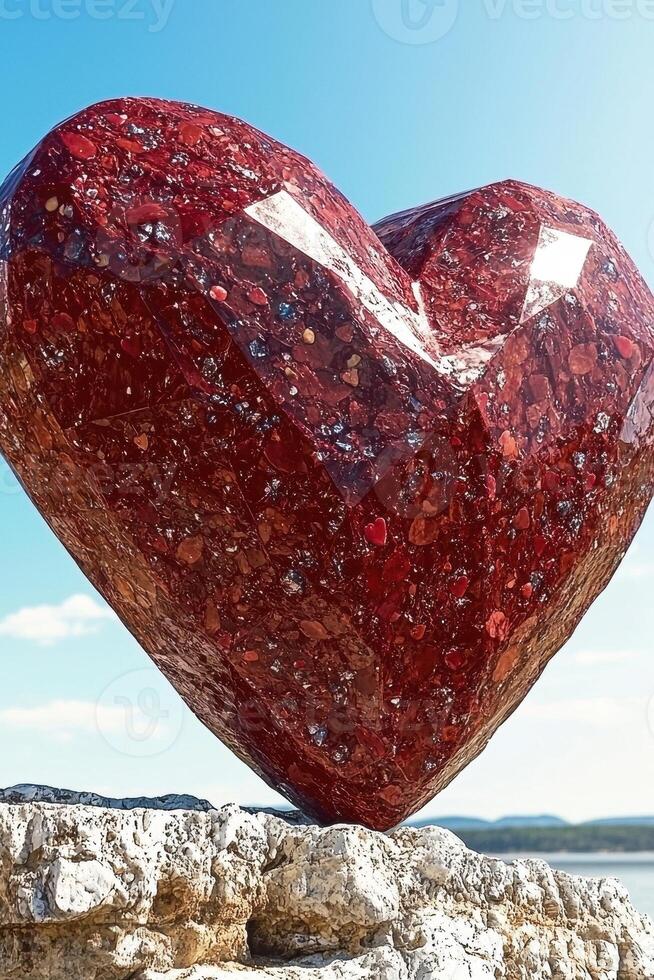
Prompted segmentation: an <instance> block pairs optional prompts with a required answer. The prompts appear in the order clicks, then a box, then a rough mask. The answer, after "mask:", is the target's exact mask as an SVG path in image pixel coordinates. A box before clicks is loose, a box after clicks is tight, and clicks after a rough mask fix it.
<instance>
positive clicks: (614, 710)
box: [522, 697, 638, 728]
mask: <svg viewBox="0 0 654 980" xmlns="http://www.w3.org/2000/svg"><path fill="white" fill-rule="evenodd" d="M637 710H638V703H637V702H635V701H634V700H633V699H629V698H611V697H599V698H570V699H569V700H561V701H550V702H547V703H545V704H537V703H533V702H532V703H527V704H524V705H523V707H522V713H523V717H525V716H526V717H528V718H532V719H534V720H535V721H540V722H545V723H553V724H559V725H569V724H572V725H575V724H576V725H594V726H596V727H598V728H606V727H607V726H620V725H626V724H629V723H630V722H631V721H633V718H634V714H635V712H636V711H637Z"/></svg>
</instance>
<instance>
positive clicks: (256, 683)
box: [0, 99, 654, 829]
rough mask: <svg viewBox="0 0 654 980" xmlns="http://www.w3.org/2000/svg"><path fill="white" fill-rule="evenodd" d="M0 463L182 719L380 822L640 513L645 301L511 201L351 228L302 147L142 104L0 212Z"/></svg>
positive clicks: (646, 432) (43, 151) (17, 181)
mask: <svg viewBox="0 0 654 980" xmlns="http://www.w3.org/2000/svg"><path fill="white" fill-rule="evenodd" d="M1 201H2V213H3V222H2V229H3V231H2V243H1V251H0V259H1V264H0V268H1V270H2V276H1V278H0V301H1V304H2V321H3V338H2V347H1V365H2V369H1V371H0V448H1V450H2V452H3V453H4V455H5V456H6V458H7V459H8V460H9V462H10V464H11V465H12V467H13V468H14V470H15V471H16V473H17V474H18V476H19V478H20V480H21V481H22V483H23V484H24V486H25V487H26V489H27V491H28V493H29V494H30V496H31V498H32V499H33V501H34V502H35V504H36V506H37V507H38V508H39V510H40V512H41V513H42V515H43V516H44V517H45V519H46V520H47V521H48V523H49V524H50V526H51V527H52V528H53V529H54V531H55V533H56V534H57V535H58V536H59V538H60V539H61V541H62V542H63V543H64V544H65V546H66V547H67V548H68V550H69V551H70V552H71V554H72V555H73V556H74V558H75V559H76V560H77V562H78V563H79V564H80V566H81V567H82V569H83V570H84V571H85V572H86V574H87V575H88V576H89V578H90V579H91V581H92V582H93V583H94V585H95V586H96V587H97V588H98V589H99V591H100V592H101V593H102V594H103V595H104V596H105V597H106V599H107V600H108V602H109V603H110V604H111V605H112V606H113V607H114V609H115V610H116V611H117V612H118V614H119V615H120V617H121V618H122V619H123V621H124V622H125V623H126V625H127V626H128V627H129V629H130V630H131V631H132V632H133V634H134V635H135V636H136V638H137V639H138V640H139V642H140V643H141V644H142V645H143V646H144V648H145V649H146V650H147V652H148V653H149V654H150V656H151V657H152V658H153V660H154V661H155V663H156V664H157V665H158V666H159V667H160V668H161V669H162V670H163V671H164V673H165V674H166V676H167V677H168V678H169V679H170V680H171V682H172V683H173V684H174V685H175V687H176V688H177V689H178V691H179V692H180V693H181V694H182V696H183V697H184V699H185V700H186V702H187V703H188V704H189V706H190V707H191V708H192V710H193V711H194V712H195V714H196V715H197V716H198V717H199V718H200V719H201V720H202V721H203V722H204V723H205V724H206V725H207V726H208V727H209V728H210V729H211V730H212V731H214V732H215V733H216V734H217V735H218V736H219V737H220V738H221V739H222V740H223V741H224V742H226V743H227V744H228V745H229V746H230V747H231V748H232V749H233V750H234V751H235V752H236V753H237V754H238V755H239V756H240V757H241V758H242V759H244V760H245V761H246V762H247V763H248V764H249V765H250V766H252V767H253V768H254V769H255V770H257V771H258V772H259V773H260V774H261V775H262V776H263V777H264V778H265V779H266V780H267V781H268V782H270V783H271V784H272V785H273V786H275V787H276V788H278V789H280V790H281V791H282V792H284V793H286V795H287V796H288V797H289V798H290V799H292V800H294V801H296V802H297V803H298V804H299V805H300V806H301V807H302V808H303V809H305V810H306V811H307V812H309V813H311V814H313V815H314V816H317V817H318V818H319V819H321V820H325V821H331V820H337V819H346V820H356V821H361V822H362V823H364V824H367V825H368V826H370V827H375V828H380V829H386V828H388V827H390V826H392V825H394V824H396V823H398V822H399V821H400V820H402V819H403V818H405V817H407V816H408V815H409V814H410V813H412V812H414V811H415V810H416V809H417V808H418V807H420V806H421V805H423V804H424V803H425V802H427V801H428V800H429V799H430V798H431V797H432V796H433V795H434V794H435V793H436V792H438V791H439V790H440V789H442V788H443V787H444V786H446V785H447V784H448V783H449V782H450V780H451V779H452V778H453V777H454V776H455V775H456V774H457V773H458V772H459V771H460V770H461V769H462V768H463V767H464V766H465V765H467V763H469V762H470V761H471V760H472V759H473V758H474V757H475V756H477V755H478V753H479V752H480V751H481V750H482V748H483V747H484V745H485V744H486V743H487V741H488V739H489V738H490V737H491V735H492V734H493V733H494V732H495V730H496V729H497V728H498V726H499V725H500V724H501V723H502V722H503V721H504V720H505V719H506V718H507V717H508V715H509V714H510V713H511V712H512V711H513V710H514V709H515V708H516V706H517V705H518V704H520V702H521V701H522V699H523V698H524V696H525V694H526V693H527V692H528V691H529V689H530V688H531V687H532V685H533V684H534V682H535V681H536V679H537V678H538V676H539V675H540V674H541V672H542V671H543V669H544V667H545V665H546V664H547V662H548V661H549V660H550V658H551V657H552V656H553V655H554V654H555V653H556V652H557V650H558V649H559V648H560V647H561V646H562V644H563V643H564V642H565V641H566V640H567V639H568V638H569V636H570V635H571V633H572V632H573V630H574V628H575V626H576V624H577V623H578V621H579V619H580V617H581V616H582V615H583V614H584V612H585V611H586V610H587V609H588V607H589V605H590V604H591V603H592V601H593V600H594V599H595V598H596V596H597V595H598V594H599V593H600V591H601V590H602V589H603V588H604V587H605V585H606V584H607V582H608V581H609V579H610V577H611V575H612V574H613V572H614V570H615V568H616V567H617V565H618V563H619V561H620V560H621V558H622V556H623V554H624V552H625V550H626V548H627V546H628V544H629V542H630V541H631V538H632V536H633V535H634V533H635V531H636V529H637V527H638V525H639V523H640V521H641V519H642V517H643V514H644V512H645V509H646V507H647V505H648V503H649V500H650V498H651V495H652V470H653V465H654V454H653V452H652V441H653V436H654V418H653V416H654V367H653V363H654V362H653V351H654V304H653V302H652V296H651V294H650V292H649V290H648V288H647V287H646V285H645V284H644V282H643V281H642V279H641V277H640V276H639V274H638V272H637V270H636V269H635V267H634V265H633V264H632V262H631V261H630V259H629V258H628V257H627V255H626V254H625V252H624V250H623V249H622V247H621V246H620V245H619V243H618V242H617V241H616V239H615V237H614V236H613V235H612V234H611V232H609V231H608V230H607V229H606V227H605V226H604V225H603V224H602V223H601V222H600V220H599V219H598V218H597V217H596V215H594V214H593V213H592V212H590V211H588V210H587V209H585V208H583V207H580V206H579V205H576V204H573V203H571V202H569V201H565V200H562V199H560V198H558V197H556V196H555V195H553V194H549V193H547V192H545V191H541V190H538V189H536V188H533V187H528V186H525V185H522V184H519V183H516V182H512V181H508V182H505V183H501V184H496V185H493V186H490V187H487V188H484V189H482V190H477V191H474V192H472V193H469V194H464V195H461V196H459V197H455V198H450V199H448V200H446V201H440V202H438V203H435V204H430V205H427V206H426V207H423V208H418V209H416V210H413V211H408V212H406V213H404V214H400V215H397V216H395V217H392V218H388V219H386V220H385V221H382V222H381V223H380V224H378V225H377V226H375V227H374V228H373V229H371V228H370V227H369V226H368V225H367V224H366V223H365V222H364V221H363V220H362V219H361V217H360V216H359V215H358V214H357V213H356V212H355V211H354V210H353V208H352V207H351V205H350V204H349V203H348V202H347V201H346V200H345V199H344V198H343V197H342V196H341V195H340V194H339V193H338V192H337V191H336V190H335V189H334V188H333V187H332V186H331V185H330V184H329V183H328V182H327V181H326V180H325V178H324V177H323V176H322V175H321V174H320V173H319V172H318V171H317V170H316V169H315V168H314V167H313V166H312V165H311V164H310V163H309V162H308V161H306V160H305V159H304V158H302V157H300V156H298V155H297V154H296V153H293V152H292V151H290V150H288V149H286V148H285V147H283V146H281V145H280V144H278V143H275V142H274V141H273V140H271V139H269V138H268V137H266V136H264V135H262V134H261V133H259V132H257V131H255V130H254V129H252V128H251V127H249V126H247V125H246V124H245V123H243V122H240V121H237V120H234V119H232V118H230V117H227V116H224V115H219V114H217V113H214V112H210V111H208V110H204V109H199V108H196V107H193V106H187V105H178V104H174V103H166V102H160V101H156V100H152V99H142V100H140V99H127V100H121V101H116V102H111V103H104V104H101V105H98V106H95V107H93V108H90V109H88V110H85V111H84V112H82V113H80V114H79V115H78V116H76V117H74V118H73V119H71V120H68V121H67V122H65V123H63V124H62V125H61V126H59V127H58V128H57V129H55V130H54V131H53V132H52V133H51V134H50V135H49V136H48V137H46V139H45V140H44V141H43V142H42V143H41V144H40V145H39V146H38V148H37V149H36V150H35V151H34V152H33V153H32V154H31V155H30V157H29V158H28V159H27V160H26V161H25V162H24V163H23V164H22V165H21V166H20V167H19V168H17V170H16V171H15V172H14V173H13V174H12V175H11V176H10V178H9V179H8V181H7V182H6V183H5V185H4V188H3V190H2V198H1Z"/></svg>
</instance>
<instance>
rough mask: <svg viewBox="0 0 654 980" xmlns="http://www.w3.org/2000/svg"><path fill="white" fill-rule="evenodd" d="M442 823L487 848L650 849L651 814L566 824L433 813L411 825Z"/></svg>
mask: <svg viewBox="0 0 654 980" xmlns="http://www.w3.org/2000/svg"><path fill="white" fill-rule="evenodd" d="M430 825H436V826H438V827H445V828H446V829H447V830H451V831H452V832H453V833H455V834H456V835H457V837H460V838H461V840H462V841H463V842H464V843H465V844H466V845H467V846H468V847H470V848H472V850H474V851H482V852H485V853H487V854H507V853H523V854H543V853H548V852H550V853H552V852H557V851H565V852H573V851H577V852H580V853H590V852H598V851H604V852H608V853H636V852H640V851H654V817H617V818H616V817H606V818H604V819H603V820H592V821H589V822H588V823H583V824H571V823H568V822H567V821H566V820H562V819H561V818H560V817H554V816H550V815H542V816H526V817H525V816H509V817H502V819H500V820H482V819H481V818H477V817H458V816H453V817H435V818H434V819H433V820H421V821H419V822H416V824H415V826H419V827H428V826H430Z"/></svg>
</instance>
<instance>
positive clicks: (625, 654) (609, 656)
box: [573, 650, 642, 667]
mask: <svg viewBox="0 0 654 980" xmlns="http://www.w3.org/2000/svg"><path fill="white" fill-rule="evenodd" d="M573 656H574V659H575V660H576V662H577V663H578V664H579V665H580V666H581V667H599V666H604V665H605V664H623V663H627V662H628V661H629V660H636V659H637V658H638V657H640V656H642V653H641V651H640V650H579V651H577V652H576V653H575V654H573Z"/></svg>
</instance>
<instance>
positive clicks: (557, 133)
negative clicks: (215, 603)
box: [0, 0, 654, 819]
mask: <svg viewBox="0 0 654 980" xmlns="http://www.w3.org/2000/svg"><path fill="white" fill-rule="evenodd" d="M653 45H654V2H652V0H633V2H631V0H542V2H541V0H465V3H464V2H463V0H461V2H460V3H457V2H456V0H430V2H429V3H425V2H423V0H329V2H326V0H275V2H271V0H0V63H1V64H2V66H3V72H4V77H5V80H6V81H5V98H4V101H3V119H2V125H3V138H2V141H1V143H0V170H2V171H3V172H7V171H9V169H10V168H11V167H12V166H13V165H14V164H15V163H16V162H17V161H18V160H19V159H20V158H21V157H22V156H23V155H24V154H25V153H26V152H27V151H28V150H29V149H30V148H31V147H32V146H33V145H34V143H36V142H37V141H38V139H39V138H40V137H41V136H42V135H43V134H44V133H45V132H46V131H47V130H48V129H49V128H50V127H51V126H52V125H53V124H54V123H56V122H57V121H59V120H60V119H62V118H64V117H65V116H67V115H70V114H71V113H73V112H75V111H76V110H77V109H79V108H81V107H82V106H84V105H86V104H89V103H91V102H94V101H97V100H99V99H103V98H107V97H111V96H117V95H125V94H148V95H157V96H163V97H168V98H177V99H183V100H187V101H193V102H197V103H200V104H203V105H207V106H211V107H213V108H216V109H219V110H221V111H226V112H231V113H234V114H235V115H239V116H242V117H243V118H245V119H247V120H248V121H249V122H251V123H253V124H255V125H256V126H258V127H260V128H262V129H264V130H267V131H268V132H270V133H271V135H273V136H275V137H276V138H278V139H281V140H282V141H284V142H287V143H289V144H291V145H292V146H294V147H296V148H297V149H299V150H300V151H302V152H303V153H305V154H306V155H308V156H310V157H312V158H313V159H314V160H315V161H316V162H317V163H318V164H319V165H320V166H321V167H322V168H323V170H325V171H326V173H327V174H328V175H329V176H330V177H331V178H332V179H333V180H334V181H335V182H336V183H337V184H338V185H339V186H340V188H341V189H342V190H343V191H344V193H346V194H347V195H348V197H349V198H350V199H351V200H352V201H353V202H354V203H355V205H356V206H357V207H359V209H360V210H361V211H362V212H363V214H364V215H365V216H366V217H367V218H368V219H370V220H371V221H372V220H376V219H377V218H379V217H381V216H382V215H384V214H387V213H390V212H391V211H394V210H398V209H403V208H406V207H409V206H411V205H414V204H418V203H423V202H425V201H427V200H431V199H433V198H436V197H442V196H445V195H448V194H451V193H455V192H457V191H460V190H464V189H467V188H470V187H474V186H478V185H480V184H484V183H488V182H490V181H493V180H496V179H499V178H505V177H508V176H512V177H516V178H520V179H522V180H526V181H529V182H532V183H536V184H540V185H543V186H545V187H548V188H551V189H552V190H556V191H558V192H559V193H562V194H565V195H566V196H569V197H574V198H577V199H579V200H582V201H584V202H585V203H587V204H589V205H591V206H592V207H594V208H596V209H597V210H598V211H599V212H600V213H601V214H602V216H603V217H604V218H605V219H606V220H607V222H608V223H609V224H610V225H612V226H613V227H614V228H615V230H616V231H617V232H618V234H619V235H620V236H621V238H622V240H623V241H624V243H625V245H626V247H627V248H628V250H629V251H630V252H631V254H632V255H633V257H634V258H635V260H636V261H637V262H638V264H639V265H640V267H641V269H642V271H643V273H644V275H645V277H646V278H647V279H648V281H649V282H650V284H652V283H653V282H654V178H653V176H652V175H653V173H654V171H653V169H652V162H653V160H654V127H652V125H651V105H652V97H653V96H654V68H653V67H652V58H651V52H652V49H653ZM0 542H1V543H2V547H1V548H0V662H1V664H2V684H0V747H1V748H2V751H1V752H0V784H2V785H10V784H12V783H15V782H27V781H32V782H36V781H38V782H47V783H50V784H56V785H61V786H67V787H70V788H79V789H93V790H97V791H100V792H105V793H111V794H115V795H125V794H143V793H145V794H154V793H160V792H168V791H177V792H189V793H195V794H197V795H202V796H208V797H210V798H211V799H212V800H213V801H214V802H216V803H221V802H224V801H227V800H230V799H235V800H237V801H242V802H249V803H271V802H274V801H275V799H276V798H275V796H274V794H273V793H272V792H271V791H270V790H269V789H268V788H267V787H265V786H264V785H263V784H262V783H261V782H260V781H259V780H258V778H257V777H256V776H254V775H253V774H251V773H250V772H249V770H247V769H246V768H245V767H244V766H242V765H241V764H240V763H239V762H238V761H237V760H236V759H234V758H233V757H232V756H231V755H230V753H229V752H228V751H227V750H226V749H224V748H223V747H222V746H221V745H220V743H219V742H217V740H216V739H214V738H213V736H211V735H209V733H208V732H206V731H204V730H203V729H202V727H201V726H200V724H199V723H198V722H197V721H195V719H194V718H193V717H192V715H191V714H190V713H189V712H188V711H187V710H186V709H185V708H183V706H182V705H181V703H180V702H179V699H178V698H177V697H176V696H175V694H174V693H173V692H172V691H171V689H170V687H169V686H168V685H167V684H166V683H165V682H164V681H163V680H162V679H161V678H159V677H158V675H157V674H156V672H155V671H154V670H153V669H152V668H150V667H149V662H148V659H147V657H146V655H145V654H144V653H143V652H142V651H141V650H140V649H139V648H138V646H137V645H136V644H135V642H134V641H133V640H132V639H131V638H130V637H129V636H128V634H127V633H126V631H125V630H124V629H123V628H122V627H121V626H120V625H119V624H118V622H117V621H115V620H114V619H113V618H112V617H111V615H109V614H108V611H107V610H106V608H105V607H103V606H102V604H101V603H100V600H99V598H98V597H97V596H94V593H93V591H92V589H91V588H90V586H89V585H88V584H87V582H86V581H85V579H84V578H83V576H82V575H81V573H80V572H79V571H78V569H77V568H76V566H75V565H74V563H73V562H72V560H71V559H70V558H69V557H68V556H67V555H66V553H65V552H64V551H63V549H62V548H61V547H60V546H59V545H58V543H57V542H56V540H55V539H54V538H53V536H52V535H51V534H50V532H49V531H48V530H47V528H46V527H45V525H44V524H43V523H42V521H41V520H40V518H39V517H38V516H37V515H36V514H35V512H34V511H33V509H32V507H31V505H30V504H29V502H28V501H27V500H26V499H25V498H24V496H23V495H22V493H21V492H20V490H19V489H18V487H17V486H16V485H15V483H14V481H13V479H12V477H11V476H10V474H9V473H8V471H7V470H6V468H5V467H4V466H0ZM653 585H654V517H652V516H651V515H650V517H649V518H648V519H647V520H646V523H645V526H644V527H643V529H642V531H641V533H640V535H639V537H638V539H637V542H636V544H635V546H634V549H633V552H632V553H631V554H630V556H629V558H628V559H627V561H626V563H625V565H624V566H623V568H622V569H621V571H620V572H619V574H618V576H617V577H616V579H615V580H614V582H613V583H612V585H611V586H610V588H609V590H608V591H607V592H606V593H605V594H604V596H602V597H601V599H600V600H599V601H598V603H597V604H596V605H595V606H594V608H593V609H592V610H591V612H590V613H589V615H588V616H587V618H586V620H585V621H584V622H583V624H582V625H581V627H580V629H579V630H578V632H577V634H576V636H575V637H574V639H573V641H572V642H571V643H570V644H569V646H568V648H567V649H566V650H564V651H562V652H561V653H560V654H559V657H558V658H557V660H556V661H555V662H554V663H553V664H552V665H551V666H550V668H549V669H548V671H547V672H546V675H545V677H544V678H543V679H542V681H541V682H540V684H539V685H538V686H537V688H536V689H535V691H534V692H533V693H532V695H530V697H529V698H528V699H527V701H526V702H525V703H524V704H523V706H522V707H521V708H520V710H519V711H518V712H517V713H516V715H515V716H514V717H513V718H512V719H511V721H510V722H509V723H508V724H507V725H506V726H505V727H504V728H503V729H502V731H501V732H500V733H499V734H498V735H497V736H496V738H495V739H494V741H493V742H492V743H491V746H490V747H489V748H488V750H487V751H486V753H485V754H484V755H483V756H482V758H481V759H480V760H479V761H478V762H477V763H475V764H473V765H472V766H471V767H470V768H469V769H468V770H467V771H466V772H465V773H464V774H462V776H460V777H459V779H457V780H456V781H455V782H454V783H453V784H452V786H451V787H450V788H449V789H448V790H446V791H445V793H443V794H442V795H441V796H440V797H439V798H438V799H436V800H435V801H434V802H433V803H432V804H431V805H430V806H429V807H428V809H427V812H428V813H429V814H431V815H438V814H445V813H451V812H455V811H456V812H462V813H469V814H473V813H475V814H477V813H478V814H481V815H483V816H497V815H500V814H504V813H507V812H529V813H536V812H543V811H554V812H558V813H561V814H562V815H563V816H567V817H570V818H572V819H585V818H590V817H596V816H603V815H617V814H620V813H654V650H653V641H652V636H653V633H654V630H653V627H654V613H653V611H652V602H651V596H652V587H653ZM80 597H82V598H80Z"/></svg>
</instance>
